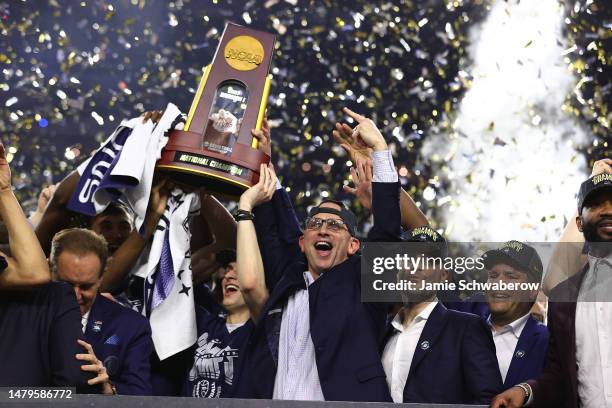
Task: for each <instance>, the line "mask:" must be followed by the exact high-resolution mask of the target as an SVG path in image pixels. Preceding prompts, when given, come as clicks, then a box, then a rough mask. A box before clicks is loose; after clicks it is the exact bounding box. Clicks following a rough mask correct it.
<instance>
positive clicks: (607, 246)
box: [582, 220, 612, 257]
mask: <svg viewBox="0 0 612 408" xmlns="http://www.w3.org/2000/svg"><path fill="white" fill-rule="evenodd" d="M601 221H603V220H600V221H598V222H584V221H583V222H582V233H583V234H584V239H585V241H586V242H587V243H588V246H589V252H590V253H592V254H593V255H596V256H599V257H605V256H607V255H609V254H610V253H612V240H611V239H605V238H604V237H602V236H601V235H600V234H599V233H598V232H597V224H598V223H599V222H601Z"/></svg>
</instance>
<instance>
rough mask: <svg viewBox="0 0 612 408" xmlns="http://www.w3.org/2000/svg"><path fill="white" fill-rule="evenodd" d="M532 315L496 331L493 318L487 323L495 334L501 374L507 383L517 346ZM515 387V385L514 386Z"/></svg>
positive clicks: (494, 340)
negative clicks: (492, 321)
mask: <svg viewBox="0 0 612 408" xmlns="http://www.w3.org/2000/svg"><path fill="white" fill-rule="evenodd" d="M529 315H530V313H527V314H526V315H524V316H522V317H519V318H518V319H516V320H515V321H513V322H512V323H509V324H507V325H505V326H503V327H502V328H500V329H499V330H495V327H493V323H491V316H489V318H488V319H487V323H489V326H490V327H491V334H493V342H495V354H497V364H498V365H499V372H500V373H501V375H502V381H506V376H507V375H508V369H509V368H510V364H511V363H512V357H513V356H514V353H515V350H516V345H517V343H518V341H519V338H520V337H521V333H522V332H523V329H524V328H525V325H526V324H527V320H528V319H529ZM513 385H514V384H513Z"/></svg>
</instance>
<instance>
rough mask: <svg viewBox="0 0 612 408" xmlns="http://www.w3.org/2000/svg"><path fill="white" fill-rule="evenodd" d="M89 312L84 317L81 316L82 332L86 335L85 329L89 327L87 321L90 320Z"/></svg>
mask: <svg viewBox="0 0 612 408" xmlns="http://www.w3.org/2000/svg"><path fill="white" fill-rule="evenodd" d="M89 312H90V311H89V310H88V311H87V313H85V314H84V315H83V316H81V326H82V327H81V330H83V334H85V328H86V327H87V321H88V320H89Z"/></svg>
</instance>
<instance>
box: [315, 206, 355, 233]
mask: <svg viewBox="0 0 612 408" xmlns="http://www.w3.org/2000/svg"><path fill="white" fill-rule="evenodd" d="M325 203H333V204H336V205H337V206H339V207H340V210H339V211H338V210H336V209H335V208H329V207H321V206H322V205H323V204H325ZM317 214H335V215H337V216H338V217H340V219H341V220H342V222H344V225H346V228H347V229H348V232H349V233H350V234H351V235H352V236H355V234H356V232H357V217H356V216H355V214H353V212H352V211H351V210H349V209H348V207H347V206H346V205H344V203H343V202H342V201H337V200H324V201H321V203H320V204H319V205H317V206H315V207H312V208H311V209H310V211H309V212H308V218H312V217H314V216H315V215H317Z"/></svg>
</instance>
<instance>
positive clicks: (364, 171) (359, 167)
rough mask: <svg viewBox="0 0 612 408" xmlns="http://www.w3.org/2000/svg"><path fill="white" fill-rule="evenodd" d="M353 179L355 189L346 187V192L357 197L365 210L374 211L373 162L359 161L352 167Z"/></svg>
mask: <svg viewBox="0 0 612 408" xmlns="http://www.w3.org/2000/svg"><path fill="white" fill-rule="evenodd" d="M351 179H352V180H353V185H354V186H355V187H349V186H344V191H345V192H347V193H349V194H352V195H354V196H355V197H357V199H358V200H359V202H360V203H361V205H362V206H363V207H364V208H367V209H368V210H371V209H372V162H371V160H369V159H368V160H366V161H365V162H363V161H361V160H359V159H358V160H357V164H356V166H355V167H351Z"/></svg>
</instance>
